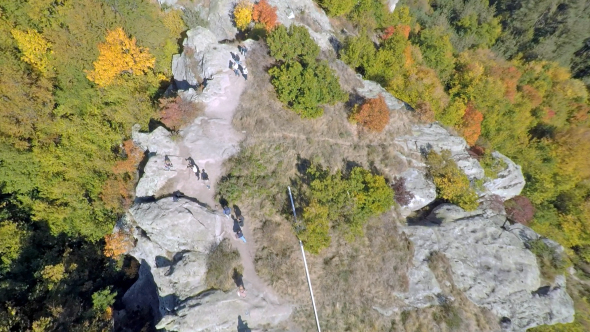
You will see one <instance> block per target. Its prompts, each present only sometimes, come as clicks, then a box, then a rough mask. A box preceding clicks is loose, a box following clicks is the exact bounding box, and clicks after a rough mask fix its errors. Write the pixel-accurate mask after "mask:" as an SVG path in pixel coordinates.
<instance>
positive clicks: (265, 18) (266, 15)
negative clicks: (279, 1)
mask: <svg viewBox="0 0 590 332" xmlns="http://www.w3.org/2000/svg"><path fill="white" fill-rule="evenodd" d="M252 19H253V20H254V21H255V22H258V23H262V24H263V25H264V28H265V29H266V31H270V30H272V29H273V28H274V27H275V26H276V25H277V7H273V6H271V5H269V4H268V2H267V1H266V0H260V2H258V3H257V4H255V5H254V9H253V11H252Z"/></svg>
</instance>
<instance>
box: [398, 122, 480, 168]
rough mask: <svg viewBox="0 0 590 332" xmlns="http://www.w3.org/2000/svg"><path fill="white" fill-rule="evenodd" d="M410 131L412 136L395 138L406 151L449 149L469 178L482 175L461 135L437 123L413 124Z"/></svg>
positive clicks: (420, 152) (422, 152)
mask: <svg viewBox="0 0 590 332" xmlns="http://www.w3.org/2000/svg"><path fill="white" fill-rule="evenodd" d="M412 132H413V135H412V136H402V137H399V138H397V139H396V141H397V142H398V143H399V144H400V145H401V146H402V147H405V148H406V149H407V150H408V152H410V153H412V152H414V153H419V154H425V153H427V152H428V151H430V150H434V151H436V152H441V151H442V150H449V151H451V155H452V157H453V159H454V160H455V162H457V166H459V168H460V169H461V170H463V172H465V174H466V175H467V177H469V179H470V180H477V179H482V178H483V177H484V171H483V168H482V167H481V165H480V164H479V162H478V161H477V160H476V159H475V158H473V157H471V156H470V155H469V153H468V152H467V148H468V146H467V143H466V142H465V140H464V139H463V138H462V137H458V136H453V135H451V134H450V133H449V132H448V131H447V130H446V129H445V128H443V127H442V126H440V125H439V124H437V123H431V124H426V125H415V126H413V127H412Z"/></svg>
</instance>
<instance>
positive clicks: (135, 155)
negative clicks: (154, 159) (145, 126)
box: [113, 139, 143, 174]
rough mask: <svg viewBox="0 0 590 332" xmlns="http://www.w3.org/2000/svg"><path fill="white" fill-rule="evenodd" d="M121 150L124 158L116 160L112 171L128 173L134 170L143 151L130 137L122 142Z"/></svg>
mask: <svg viewBox="0 0 590 332" xmlns="http://www.w3.org/2000/svg"><path fill="white" fill-rule="evenodd" d="M123 152H124V154H125V157H126V159H125V160H120V161H117V163H116V164H115V167H114V168H113V172H114V173H115V174H121V173H130V172H133V171H135V169H136V168H137V165H138V164H139V162H140V161H141V159H142V158H143V151H142V150H141V149H140V148H139V147H137V146H136V145H135V144H134V143H133V141H132V140H130V139H128V140H126V141H125V142H123Z"/></svg>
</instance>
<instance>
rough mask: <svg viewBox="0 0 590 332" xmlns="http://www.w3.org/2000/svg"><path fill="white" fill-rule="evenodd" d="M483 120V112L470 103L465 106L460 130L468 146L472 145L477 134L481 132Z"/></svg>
mask: <svg viewBox="0 0 590 332" xmlns="http://www.w3.org/2000/svg"><path fill="white" fill-rule="evenodd" d="M482 121H483V114H481V112H480V111H478V110H476V109H475V108H474V107H473V105H472V104H470V105H468V106H467V109H466V110H465V114H464V115H463V124H462V126H461V132H462V133H463V137H465V141H467V144H468V145H469V146H472V145H474V144H475V142H477V139H478V138H479V135H480V134H481V122H482Z"/></svg>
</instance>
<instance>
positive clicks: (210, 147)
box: [171, 70, 286, 310]
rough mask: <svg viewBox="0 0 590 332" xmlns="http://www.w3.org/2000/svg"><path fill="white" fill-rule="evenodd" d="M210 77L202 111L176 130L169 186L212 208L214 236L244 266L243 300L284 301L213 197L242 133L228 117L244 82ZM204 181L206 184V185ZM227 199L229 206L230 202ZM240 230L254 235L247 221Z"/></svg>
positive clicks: (223, 76) (231, 76)
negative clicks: (201, 176)
mask: <svg viewBox="0 0 590 332" xmlns="http://www.w3.org/2000/svg"><path fill="white" fill-rule="evenodd" d="M214 80H216V81H217V82H215V83H216V89H215V91H207V90H206V91H205V92H206V93H210V94H211V96H210V98H209V102H208V103H207V106H206V108H205V110H204V112H203V114H202V115H200V116H199V117H198V118H197V119H195V121H193V123H192V124H191V125H190V126H188V127H187V128H185V129H183V130H182V131H181V133H180V136H181V137H182V141H181V142H179V144H178V145H179V148H180V156H181V157H182V159H183V161H182V165H175V166H176V168H177V170H178V172H177V174H176V176H175V177H174V178H173V179H171V182H172V184H173V188H176V189H177V190H180V191H181V192H183V193H184V194H185V195H186V196H189V197H193V198H196V199H197V200H199V201H200V202H202V203H204V204H207V205H208V206H209V207H210V208H211V209H213V210H215V211H216V213H217V216H216V218H217V220H216V237H217V240H218V241H221V239H222V238H224V237H226V238H229V239H230V240H231V241H232V243H233V245H234V247H235V248H237V250H238V251H239V253H240V257H241V263H242V266H243V267H244V272H243V281H244V285H245V287H246V289H247V291H248V296H247V297H246V299H245V300H246V301H248V299H251V300H252V301H255V300H256V299H259V298H262V299H263V300H265V301H266V302H268V303H269V304H274V305H280V304H285V303H286V301H284V300H282V299H280V298H279V297H278V296H277V295H276V294H275V293H274V292H273V291H272V289H271V288H270V287H269V286H268V285H266V284H265V283H264V282H263V281H262V280H261V279H260V278H259V277H258V275H257V274H256V270H255V268H254V255H255V249H254V248H255V247H254V245H253V244H252V243H244V242H242V240H239V239H236V238H235V237H234V232H233V221H232V220H231V219H229V218H227V217H225V216H224V215H223V213H222V212H221V206H220V205H219V203H218V202H217V201H216V200H215V192H216V186H217V182H218V180H219V179H220V178H221V176H222V175H223V174H224V173H225V170H224V169H223V163H224V162H225V160H227V159H228V158H230V157H231V156H232V155H234V154H236V153H237V152H238V151H239V143H240V141H242V140H243V139H244V134H243V133H240V132H237V131H236V130H235V129H234V128H233V126H232V119H233V116H234V113H235V110H236V108H237V106H238V104H239V102H240V95H241V94H242V91H243V89H244V87H245V84H247V83H248V82H247V81H245V80H244V78H243V77H241V76H235V75H234V73H233V72H232V71H230V70H224V71H222V72H221V73H219V74H217V75H215V77H214ZM189 156H190V157H192V158H193V159H194V161H195V163H196V164H197V166H198V167H199V169H200V170H201V171H202V170H203V169H205V170H206V172H207V174H208V175H209V182H208V183H206V182H205V181H203V180H198V179H197V177H196V175H195V174H194V172H193V171H192V170H191V169H189V168H187V165H188V161H186V160H185V159H186V158H188V157H189ZM207 185H209V186H210V188H207ZM176 189H175V190H176ZM229 203H230V206H232V202H229ZM246 219H247V216H246ZM242 231H243V233H244V236H245V238H246V239H248V240H250V239H253V238H254V237H253V236H252V230H251V229H249V227H248V224H246V225H245V227H244V228H243V230H242ZM236 296H237V295H236ZM277 309H278V310H282V309H280V308H277Z"/></svg>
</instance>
